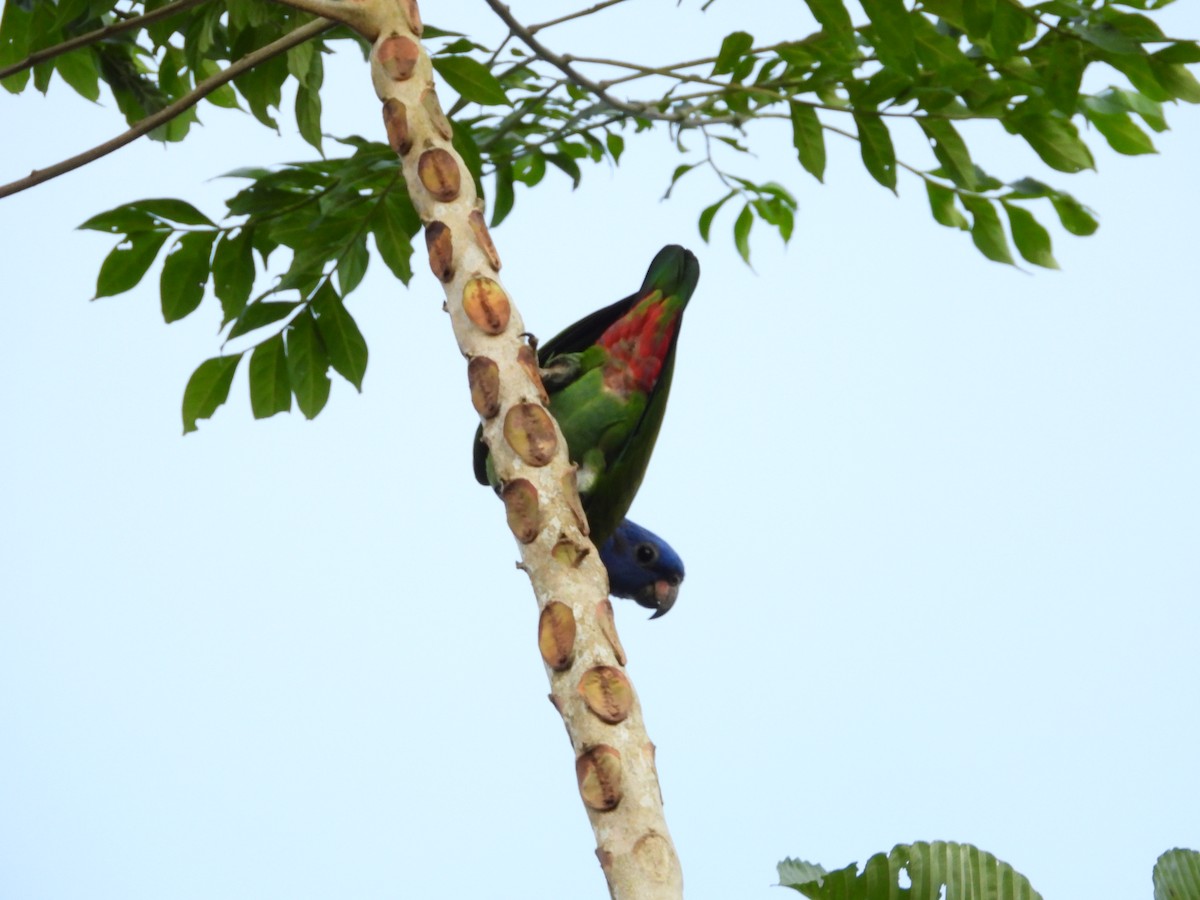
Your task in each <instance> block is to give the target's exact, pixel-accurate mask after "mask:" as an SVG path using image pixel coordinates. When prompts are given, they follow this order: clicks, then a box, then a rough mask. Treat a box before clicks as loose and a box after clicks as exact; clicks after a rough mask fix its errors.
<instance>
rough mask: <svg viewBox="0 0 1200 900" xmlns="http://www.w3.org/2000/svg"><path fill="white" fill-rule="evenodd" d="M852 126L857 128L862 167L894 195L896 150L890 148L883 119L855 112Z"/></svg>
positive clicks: (888, 135) (888, 136) (890, 137)
mask: <svg viewBox="0 0 1200 900" xmlns="http://www.w3.org/2000/svg"><path fill="white" fill-rule="evenodd" d="M854 124H855V125H857V126H858V142H859V149H860V150H861V152H862V160H863V165H865V166H866V167H867V171H868V172H870V173H871V176H872V177H873V178H874V179H875V180H876V181H878V182H879V183H880V184H882V185H883V186H884V187H885V188H888V189H890V190H891V191H892V192H893V193H895V191H896V150H895V148H894V147H893V146H892V136H891V135H890V134H888V129H887V126H886V125H885V124H884V123H883V119H882V118H881V117H879V116H873V115H870V114H867V113H860V112H857V111H856V112H855V113H854Z"/></svg>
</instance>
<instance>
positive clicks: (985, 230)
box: [959, 195, 1013, 265]
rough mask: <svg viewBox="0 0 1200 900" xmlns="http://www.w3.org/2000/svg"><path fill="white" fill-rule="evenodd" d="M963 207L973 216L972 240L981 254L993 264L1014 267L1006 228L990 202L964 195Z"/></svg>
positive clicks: (961, 198) (962, 198)
mask: <svg viewBox="0 0 1200 900" xmlns="http://www.w3.org/2000/svg"><path fill="white" fill-rule="evenodd" d="M959 199H960V200H962V203H963V206H965V207H966V208H967V211H968V212H969V213H970V214H971V217H972V218H973V219H974V221H973V222H972V223H971V240H972V241H974V242H975V246H976V247H978V248H979V252H980V253H982V254H983V255H984V256H986V257H987V258H988V259H990V260H992V261H993V262H1001V263H1008V264H1009V265H1012V263H1013V258H1012V253H1011V252H1010V251H1009V249H1008V238H1007V237H1005V236H1004V226H1003V225H1001V224H1000V214H999V213H997V212H996V207H994V206H993V205H992V202H991V201H990V200H987V199H985V198H983V197H972V196H970V195H964V196H962V197H960V198H959Z"/></svg>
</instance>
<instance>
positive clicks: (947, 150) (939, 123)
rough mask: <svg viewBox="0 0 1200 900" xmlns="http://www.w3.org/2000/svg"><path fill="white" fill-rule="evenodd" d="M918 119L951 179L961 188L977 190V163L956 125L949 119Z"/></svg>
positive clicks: (934, 152) (935, 154)
mask: <svg viewBox="0 0 1200 900" xmlns="http://www.w3.org/2000/svg"><path fill="white" fill-rule="evenodd" d="M917 121H918V122H919V123H920V125H921V129H922V130H923V131H924V132H925V136H926V137H927V138H929V144H930V146H931V147H933V155H934V156H936V157H937V161H938V162H940V163H941V164H942V168H943V169H945V170H946V174H947V176H949V178H950V180H951V181H953V182H954V183H955V184H956V185H958V186H959V187H961V188H966V189H967V190H969V191H973V190H975V163H973V162H971V154H970V152H969V151H968V150H967V145H966V144H965V143H964V142H963V139H962V137H961V136H960V135H959V133H958V132H957V131H956V130H955V128H954V126H953V125H952V124H951V123H950V122H949V121H948V120H947V119H932V118H921V119H918V120H917Z"/></svg>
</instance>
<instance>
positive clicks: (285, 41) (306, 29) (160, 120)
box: [0, 19, 337, 197]
mask: <svg viewBox="0 0 1200 900" xmlns="http://www.w3.org/2000/svg"><path fill="white" fill-rule="evenodd" d="M336 24H337V23H336V22H331V21H330V20H329V19H314V20H313V21H312V22H309V23H308V24H307V25H301V26H300V27H299V28H297V29H296V30H295V31H293V32H291V33H290V34H286V35H284V36H283V37H281V38H280V39H279V40H277V41H272V42H271V43H270V44H267V45H266V46H265V47H262V48H260V49H258V50H255V51H254V52H253V53H249V54H247V55H246V56H243V57H242V58H241V59H239V60H238V61H237V62H235V63H231V64H230V65H229V67H228V68H226V69H224V70H222V71H220V72H218V73H217V74H216V75H213V76H211V77H210V78H206V79H204V81H201V82H200V83H199V84H197V85H196V86H195V87H194V88H192V90H191V91H189V92H188V93H186V94H184V95H183V96H182V97H180V98H179V99H178V100H176V101H175V102H174V103H172V104H170V105H169V106H166V107H164V108H163V109H161V110H159V111H158V112H156V113H154V114H153V115H149V116H146V118H144V119H142V120H141V121H140V122H138V123H137V124H136V125H134V126H133V127H132V128H130V129H129V130H128V131H126V132H124V133H123V134H119V135H117V136H116V137H115V138H113V139H112V140H110V141H105V142H104V143H103V144H100V145H98V146H96V147H93V148H92V149H90V150H87V151H85V152H83V153H80V154H79V155H77V156H72V157H71V158H70V159H64V160H63V161H62V162H60V163H55V164H54V165H52V166H49V167H47V168H45V169H34V170H33V171H32V172H30V173H29V174H28V175H26V176H25V177H24V178H20V179H18V180H17V181H12V182H9V183H8V184H5V185H0V197H7V196H9V195H10V194H16V193H18V192H20V191H23V190H25V189H26V188H31V187H33V186H34V185H38V184H41V183H42V182H44V181H49V180H50V179H51V178H57V177H58V176H59V175H62V174H64V173H66V172H70V171H72V170H74V169H78V168H79V167H80V166H84V165H87V164H88V163H90V162H95V161H96V160H98V159H100V158H101V157H102V156H107V155H108V154H109V153H112V152H113V151H114V150H119V149H120V148H121V147H124V146H125V145H126V144H128V143H131V142H133V141H135V140H137V139H138V138H140V137H141V136H142V135H144V134H146V133H148V132H150V131H153V130H154V129H155V128H157V127H158V126H160V125H163V124H165V123H167V122H169V121H171V120H172V119H173V118H175V117H176V116H177V115H179V114H180V113H182V112H186V111H187V110H189V109H191V108H192V107H193V106H195V105H196V104H197V103H199V102H200V101H201V100H203V99H204V98H205V97H207V96H208V95H209V94H211V93H212V92H213V91H215V90H216V89H217V88H219V87H221V85H223V84H226V83H228V82H230V81H232V80H233V79H234V78H236V77H237V76H238V75H241V74H242V73H243V72H245V71H247V70H249V69H252V68H254V67H255V66H256V65H258V64H259V63H261V62H265V61H267V60H268V59H271V58H272V57H275V56H278V55H279V54H280V53H286V52H287V51H288V50H290V49H291V48H292V47H295V46H298V45H299V44H303V43H304V42H305V41H307V40H309V39H310V38H314V37H316V36H317V35H318V34H321V33H322V32H325V31H328V30H329V29H331V28H333V27H334V26H335V25H336Z"/></svg>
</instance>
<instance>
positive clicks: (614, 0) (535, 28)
mask: <svg viewBox="0 0 1200 900" xmlns="http://www.w3.org/2000/svg"><path fill="white" fill-rule="evenodd" d="M624 2H625V0H604V2H602V3H597V4H596V5H595V6H589V7H588V8H587V9H580V10H577V11H575V12H573V13H567V14H566V15H565V16H559V17H558V18H557V19H551V20H550V21H549V22H539V23H538V24H537V25H530V26H529V33H530V34H537V33H538V32H539V31H541V30H542V29H543V28H550V27H552V26H554V25H561V24H562V23H563V22H570V21H571V20H572V19H580V18H583V17H584V16H590V15H591V14H592V13H598V12H600V10H602V9H606V8H607V7H609V6H616V5H617V4H618V3H624Z"/></svg>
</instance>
